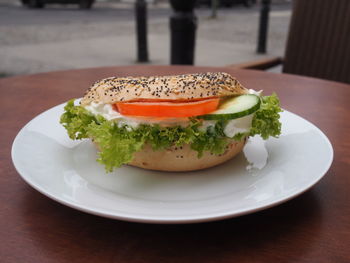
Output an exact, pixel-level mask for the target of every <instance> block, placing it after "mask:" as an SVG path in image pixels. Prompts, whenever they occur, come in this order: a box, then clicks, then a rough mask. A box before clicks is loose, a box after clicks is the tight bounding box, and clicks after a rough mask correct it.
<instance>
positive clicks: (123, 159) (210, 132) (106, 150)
mask: <svg viewBox="0 0 350 263" xmlns="http://www.w3.org/2000/svg"><path fill="white" fill-rule="evenodd" d="M64 110H65V112H64V113H63V114H62V116H61V120H60V123H61V124H62V125H63V126H64V127H65V129H66V130H67V133H68V135H69V137H70V138H71V139H73V140H80V139H84V138H90V139H92V140H93V141H94V143H96V145H97V146H98V148H99V157H98V159H97V160H98V162H100V163H101V164H103V165H104V166H105V169H106V171H107V172H111V171H113V169H114V168H117V167H120V166H121V165H122V164H127V163H129V162H130V161H132V158H133V154H134V153H135V152H138V151H140V150H141V149H142V147H143V146H144V145H145V144H146V143H147V144H150V145H151V147H152V149H153V150H155V151H157V150H163V149H166V148H168V147H170V146H173V145H175V146H181V145H184V144H189V145H190V146H191V148H192V149H193V150H195V151H197V152H198V158H200V157H201V156H202V155H203V153H204V152H207V151H208V152H211V153H213V154H217V155H218V154H222V153H224V152H225V150H226V146H227V145H228V144H229V143H230V140H231V139H229V138H227V137H226V136H225V134H224V128H225V125H226V123H227V121H218V122H217V123H216V124H215V126H214V127H211V128H210V129H207V130H205V131H203V130H201V129H198V127H199V126H200V125H201V121H200V120H197V119H195V118H192V119H191V120H190V122H189V125H188V126H187V127H181V126H174V127H161V126H159V125H145V124H143V125H139V126H138V127H137V128H132V127H129V126H118V124H117V123H116V122H114V121H108V120H106V119H105V118H103V117H102V116H95V115H93V114H91V113H90V112H88V111H87V110H86V109H85V108H83V107H81V106H78V105H74V100H70V101H69V102H68V103H67V105H66V106H65V108H64ZM281 111H282V110H281V108H280V107H279V100H278V98H277V96H276V94H273V95H271V96H265V97H261V108H260V109H259V110H258V111H257V112H256V114H255V116H254V118H253V122H252V128H251V130H250V132H248V133H239V134H236V135H235V136H234V137H233V139H234V140H237V141H240V140H242V139H243V138H244V137H246V136H254V135H256V134H260V135H261V137H262V138H264V139H267V138H268V137H269V136H274V137H276V136H278V135H279V134H280V133H281V123H280V122H279V112H281Z"/></svg>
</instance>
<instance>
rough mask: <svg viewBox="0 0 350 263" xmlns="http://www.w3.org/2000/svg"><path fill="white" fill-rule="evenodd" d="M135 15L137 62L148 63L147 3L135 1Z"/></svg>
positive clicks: (139, 0)
mask: <svg viewBox="0 0 350 263" xmlns="http://www.w3.org/2000/svg"><path fill="white" fill-rule="evenodd" d="M135 14H136V37H137V61H138V62H148V46H147V3H146V1H145V0H137V1H136V3H135Z"/></svg>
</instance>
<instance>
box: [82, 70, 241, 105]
mask: <svg viewBox="0 0 350 263" xmlns="http://www.w3.org/2000/svg"><path fill="white" fill-rule="evenodd" d="M245 93H247V90H246V89H245V88H244V87H243V86H242V85H241V84H240V83H239V82H238V81H237V80H236V79H235V78H234V77H232V76H231V75H230V74H228V73H224V72H215V73H211V72H209V73H197V74H187V75H177V76H162V77H159V76H158V77H124V78H117V77H111V78H106V79H103V80H100V81H98V82H96V83H94V84H93V85H92V86H91V87H90V88H89V89H88V90H87V92H86V93H85V96H84V98H83V99H82V100H81V105H83V106H85V105H89V104H90V103H91V102H103V103H105V104H113V103H116V102H125V101H137V100H168V101H169V100H170V101H171V100H184V101H190V100H198V99H203V98H210V97H224V96H233V95H241V94H245Z"/></svg>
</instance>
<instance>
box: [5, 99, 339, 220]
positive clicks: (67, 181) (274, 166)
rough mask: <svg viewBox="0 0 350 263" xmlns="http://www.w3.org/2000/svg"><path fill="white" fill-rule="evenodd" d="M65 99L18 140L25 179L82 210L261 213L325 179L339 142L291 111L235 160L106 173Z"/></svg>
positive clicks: (186, 215) (161, 216)
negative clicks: (78, 137) (276, 129)
mask: <svg viewBox="0 0 350 263" xmlns="http://www.w3.org/2000/svg"><path fill="white" fill-rule="evenodd" d="M62 112H63V105H59V106H56V107H54V108H52V109H50V110H48V111H46V112H44V113H42V114H40V115H39V116H37V117H36V118H34V119H33V120H32V121H30V122H29V123H28V124H27V125H26V126H25V127H24V128H23V129H22V130H21V131H20V132H19V133H18V135H17V137H16V139H15V141H14V143H13V146H12V160H13V163H14V165H15V167H16V169H17V171H18V172H19V174H20V175H21V176H22V178H23V179H24V180H25V181H26V182H27V183H28V184H29V185H31V186H32V187H33V188H35V189H36V190H38V191H39V192H41V193H43V194H44V195H46V196H48V197H50V198H52V199H54V200H56V201H58V202H60V203H62V204H65V205H67V206H70V207H73V208H76V209H78V210H81V211H84V212H87V213H91V214H95V215H99V216H104V217H109V218H114V219H120V220H127V221H137V222H146V223H191V222H203V221H212V220H218V219H223V218H229V217H235V216H239V215H243V214H248V213H252V212H256V211H259V210H262V209H265V208H268V207H271V206H274V205H277V204H280V203H282V202H284V201H287V200H289V199H291V198H293V197H295V196H297V195H299V194H301V193H303V192H304V191H306V190H307V189H309V188H310V187H311V186H313V185H314V184H315V183H317V182H318V181H319V180H320V179H321V178H322V177H323V176H324V175H325V173H326V172H327V170H328V169H329V167H330V165H331V163H332V159H333V149H332V146H331V144H330V142H329V140H328V139H327V137H326V136H325V135H324V134H323V133H322V132H321V131H320V130H319V129H318V128H317V127H315V126H314V125H313V124H311V123H310V122H308V121H306V120H305V119H303V118H301V117H299V116H297V115H295V114H293V113H290V112H288V111H285V112H283V113H282V114H281V119H282V123H283V129H282V130H283V132H282V135H281V137H280V138H279V139H269V140H267V141H262V140H261V139H260V138H259V137H253V138H250V139H249V141H248V143H247V145H246V147H245V149H244V152H243V153H241V154H240V155H238V156H237V157H236V158H234V159H233V160H231V161H228V162H227V163H225V164H223V165H220V166H217V167H213V168H210V169H206V170H203V171H197V172H187V173H166V172H155V171H147V170H143V169H139V168H134V167H129V166H124V167H122V168H119V169H117V170H116V171H115V172H114V173H111V174H105V172H104V168H103V167H102V166H101V165H100V164H98V163H97V162H95V159H96V150H95V148H94V146H93V145H92V144H91V143H90V142H89V141H88V140H84V141H78V142H77V141H71V140H70V139H69V138H68V136H67V135H66V132H65V130H64V128H63V127H61V126H60V124H59V117H60V115H61V114H62Z"/></svg>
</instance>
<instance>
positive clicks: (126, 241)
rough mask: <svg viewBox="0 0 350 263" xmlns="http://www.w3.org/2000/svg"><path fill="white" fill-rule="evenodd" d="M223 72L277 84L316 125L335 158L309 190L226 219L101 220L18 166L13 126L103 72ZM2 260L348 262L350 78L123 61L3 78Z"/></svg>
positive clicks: (253, 84)
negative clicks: (38, 185) (26, 176)
mask: <svg viewBox="0 0 350 263" xmlns="http://www.w3.org/2000/svg"><path fill="white" fill-rule="evenodd" d="M219 70H220V71H221V70H225V71H226V72H229V73H231V74H232V75H234V76H236V77H237V78H238V79H239V80H241V82H242V83H243V84H244V85H245V86H247V87H249V88H253V89H257V90H259V89H264V90H265V92H266V94H269V93H271V92H272V91H276V92H277V93H278V95H279V97H280V99H281V101H282V104H283V107H284V108H285V109H287V110H289V111H292V112H294V113H296V114H299V115H301V116H303V117H304V118H306V119H308V120H309V121H311V122H313V123H314V124H315V125H317V126H318V127H319V128H320V129H321V130H323V131H324V133H325V134H326V135H327V136H328V137H329V139H330V140H331V142H332V144H333V147H334V151H335V159H334V162H333V165H332V167H331V168H330V170H329V172H328V173H327V175H326V176H325V177H324V178H323V179H322V180H321V181H320V182H319V183H318V184H317V185H316V186H315V187H313V188H312V189H311V190H310V191H308V192H306V193H305V194H303V195H301V196H299V197H298V198H296V199H294V200H292V201H289V202H287V203H285V204H283V205H280V206H277V207H275V208H270V209H268V210H265V211H262V212H259V213H256V214H252V215H247V216H242V217H239V218H234V219H230V220H225V221H218V222H212V223H202V224H193V225H149V224H139V223H128V222H121V221H117V220H110V219H105V218H101V217H97V216H93V215H89V214H85V213H82V212H79V211H77V210H74V209H71V208H68V207H66V206H63V205H61V204H59V203H56V202H54V201H52V200H51V199H49V198H46V197H45V196H43V195H42V194H40V193H38V192H37V191H35V190H34V189H32V188H31V187H30V186H28V185H27V184H26V183H25V182H24V181H23V180H22V179H21V178H20V177H19V175H18V174H17V172H16V171H15V169H14V167H13V165H12V162H11V157H10V149H11V144H12V141H13V139H14V138H15V136H16V134H17V132H18V131H19V130H20V129H21V128H22V126H24V125H25V124H26V123H27V122H28V121H29V120H31V119H32V118H33V117H35V116H36V115H37V114H39V113H40V112H42V111H44V110H46V109H48V108H51V107H52V106H55V105H57V104H60V103H62V102H64V101H67V100H68V99H70V98H74V97H80V96H81V95H82V94H83V92H84V91H85V89H86V88H87V87H88V86H89V85H90V84H91V83H92V82H93V81H95V80H97V79H100V78H104V77H107V76H111V75H115V76H124V75H155V74H159V75H163V74H175V73H176V74H177V73H186V72H187V73H188V72H203V71H219ZM0 91H1V96H0V107H1V108H0V109H1V110H0V116H1V118H0V175H1V176H0V200H1V206H0V262H35V263H39V262H84V263H87V262H128V263H132V262H240V263H241V262H299V263H302V262H317V263H322V262H327V263H328V262H344V263H345V262H350V249H349V245H350V195H349V193H350V101H349V99H350V85H345V84H340V83H336V82H330V81H323V80H318V79H313V78H305V77H298V76H292V75H284V74H273V73H265V72H258V71H249V70H230V69H223V68H204V67H203V68H202V67H187V66H152V67H146V66H127V67H108V68H97V69H85V70H72V71H61V72H53V73H45V74H37V75H29V76H18V77H12V78H3V79H0Z"/></svg>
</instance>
